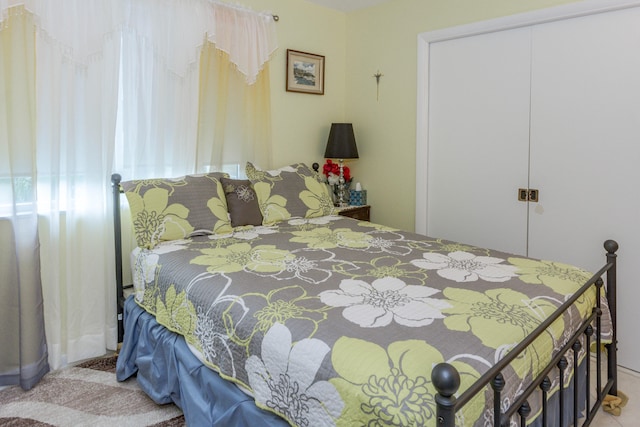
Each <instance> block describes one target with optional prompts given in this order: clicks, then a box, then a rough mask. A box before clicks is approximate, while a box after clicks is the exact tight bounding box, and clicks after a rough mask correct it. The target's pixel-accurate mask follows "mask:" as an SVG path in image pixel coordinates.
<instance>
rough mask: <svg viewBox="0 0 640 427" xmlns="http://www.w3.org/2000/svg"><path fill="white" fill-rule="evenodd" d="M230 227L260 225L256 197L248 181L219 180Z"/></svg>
mask: <svg viewBox="0 0 640 427" xmlns="http://www.w3.org/2000/svg"><path fill="white" fill-rule="evenodd" d="M220 181H221V182H222V188H223V189H224V195H225V196H226V197H227V207H228V209H229V217H230V218H231V226H232V227H240V226H243V225H262V214H261V213H260V207H259V206H258V197H257V196H256V192H255V191H254V190H253V187H252V186H251V181H249V180H248V179H231V178H221V179H220Z"/></svg>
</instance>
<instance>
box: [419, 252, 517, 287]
mask: <svg viewBox="0 0 640 427" xmlns="http://www.w3.org/2000/svg"><path fill="white" fill-rule="evenodd" d="M422 257H423V258H422V259H414V260H412V261H411V263H412V264H413V265H415V266H416V267H420V268H424V269H426V270H437V271H438V276H440V277H444V278H445V279H449V280H454V281H456V282H474V281H476V280H478V279H482V280H486V281H488V282H505V281H507V280H509V279H511V278H512V277H515V276H517V274H516V270H517V269H518V267H516V266H513V265H506V264H500V263H501V262H503V261H504V260H503V259H500V258H495V257H490V256H476V255H474V254H472V253H469V252H463V251H456V252H451V253H449V255H444V254H439V253H431V252H426V253H423V254H422Z"/></svg>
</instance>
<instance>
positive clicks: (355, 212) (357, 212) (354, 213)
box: [336, 205, 371, 221]
mask: <svg viewBox="0 0 640 427" xmlns="http://www.w3.org/2000/svg"><path fill="white" fill-rule="evenodd" d="M336 209H337V210H338V215H342V216H348V217H349V218H353V219H359V220H360V221H370V219H369V218H370V215H371V206H370V205H364V206H347V207H344V208H336Z"/></svg>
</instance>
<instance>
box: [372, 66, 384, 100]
mask: <svg viewBox="0 0 640 427" xmlns="http://www.w3.org/2000/svg"><path fill="white" fill-rule="evenodd" d="M382 76H384V74H382V73H381V72H380V70H378V72H377V73H375V74H374V75H373V77H375V78H376V101H377V100H378V97H379V96H380V77H382Z"/></svg>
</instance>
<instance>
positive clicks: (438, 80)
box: [427, 29, 530, 254]
mask: <svg viewBox="0 0 640 427" xmlns="http://www.w3.org/2000/svg"><path fill="white" fill-rule="evenodd" d="M529 58H530V29H516V30H512V31H509V34H508V36H505V35H503V34H501V33H491V34H484V35H481V36H475V37H466V38H460V39H455V40H449V41H445V42H442V43H434V44H432V45H431V48H430V61H429V62H430V68H429V104H430V109H429V152H428V156H429V162H428V190H427V194H428V215H427V219H428V223H427V230H428V232H429V235H430V236H432V237H442V238H446V239H451V240H456V241H460V242H465V243H470V244H474V245H479V246H484V247H491V248H500V249H502V250H505V251H509V252H513V253H518V254H524V253H525V251H526V238H527V223H526V221H527V218H526V203H522V202H518V201H517V199H516V196H517V191H516V190H517V188H518V186H521V187H524V188H526V187H527V173H528V166H527V165H528V157H529V156H528V149H529V148H528V146H529V87H530V84H529V75H530V61H529Z"/></svg>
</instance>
